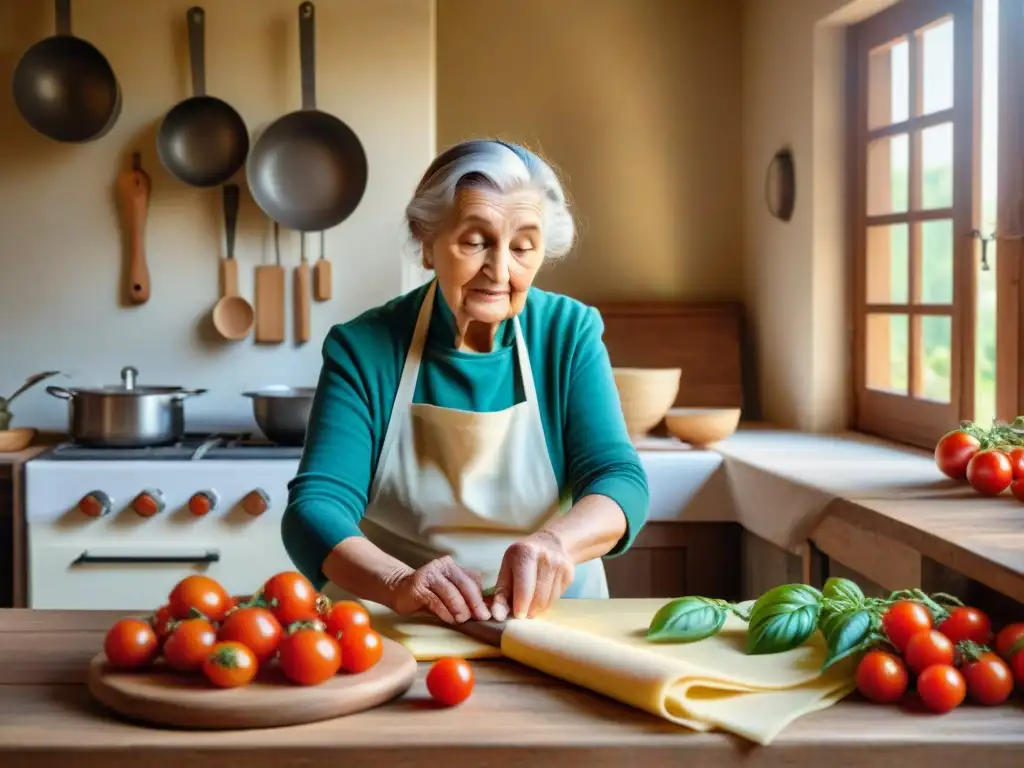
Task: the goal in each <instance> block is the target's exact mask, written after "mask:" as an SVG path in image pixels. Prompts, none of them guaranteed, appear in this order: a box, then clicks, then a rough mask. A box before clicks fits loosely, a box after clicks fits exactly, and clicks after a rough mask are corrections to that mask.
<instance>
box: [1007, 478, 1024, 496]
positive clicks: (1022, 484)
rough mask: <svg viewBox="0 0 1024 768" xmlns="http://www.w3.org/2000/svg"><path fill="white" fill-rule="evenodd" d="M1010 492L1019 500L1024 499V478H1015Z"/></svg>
mask: <svg viewBox="0 0 1024 768" xmlns="http://www.w3.org/2000/svg"><path fill="white" fill-rule="evenodd" d="M1010 493H1012V494H1013V497H1014V498H1015V499H1017V501H1024V478H1020V479H1015V480H1014V481H1013V482H1012V483H1010Z"/></svg>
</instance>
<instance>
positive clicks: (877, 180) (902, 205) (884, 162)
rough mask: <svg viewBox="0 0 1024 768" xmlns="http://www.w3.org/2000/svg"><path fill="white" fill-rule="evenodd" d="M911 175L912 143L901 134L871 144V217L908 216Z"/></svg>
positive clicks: (869, 214)
mask: <svg viewBox="0 0 1024 768" xmlns="http://www.w3.org/2000/svg"><path fill="white" fill-rule="evenodd" d="M909 175H910V141H909V139H908V138H907V134H905V133H901V134H897V135H896V136H890V137H887V138H884V139H878V140H877V141H873V142H871V143H870V144H868V172H867V182H868V189H867V211H868V216H884V215H885V214H887V213H905V212H906V211H907V207H908V206H907V199H908V190H909V185H908V184H907V181H908V179H909Z"/></svg>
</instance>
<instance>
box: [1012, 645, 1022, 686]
mask: <svg viewBox="0 0 1024 768" xmlns="http://www.w3.org/2000/svg"><path fill="white" fill-rule="evenodd" d="M1010 669H1012V670H1013V679H1014V680H1016V681H1017V685H1019V686H1020V687H1021V688H1024V653H1020V652H1017V653H1015V654H1013V658H1012V659H1010Z"/></svg>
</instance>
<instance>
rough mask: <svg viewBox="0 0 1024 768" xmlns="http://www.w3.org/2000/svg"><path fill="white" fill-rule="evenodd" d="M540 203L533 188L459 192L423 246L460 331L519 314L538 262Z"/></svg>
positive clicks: (541, 243) (541, 238)
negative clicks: (445, 218) (437, 229)
mask: <svg viewBox="0 0 1024 768" xmlns="http://www.w3.org/2000/svg"><path fill="white" fill-rule="evenodd" d="M543 205H544V199H543V197H542V196H541V194H540V193H539V192H537V191H535V190H531V189H524V190H521V191H517V192H512V193H509V194H502V193H500V192H496V191H493V190H488V189H475V188H467V189H463V190H460V192H459V193H458V196H457V197H456V200H455V205H454V206H452V212H451V215H450V216H449V220H448V221H447V222H446V223H445V226H444V227H443V228H442V230H441V231H440V233H438V236H437V238H436V239H435V240H434V241H433V242H432V243H430V244H428V245H427V252H428V253H429V258H428V262H429V263H431V264H432V266H433V268H434V271H435V273H436V274H437V282H438V284H439V286H440V288H441V291H442V293H444V297H445V300H446V301H447V302H448V306H449V307H451V310H452V312H453V313H454V314H455V318H456V321H457V323H458V325H459V330H460V333H465V330H466V326H467V325H468V324H469V323H471V322H477V323H485V324H488V325H492V324H493V325H495V326H497V324H498V323H500V322H501V321H502V320H506V319H508V318H510V317H513V316H515V315H517V314H519V313H520V312H521V311H522V309H523V305H524V304H525V303H526V293H527V291H528V290H529V288H530V285H531V284H532V283H533V278H534V277H535V276H536V274H537V270H538V269H540V265H541V264H542V263H543V262H544V233H543V230H542V226H543V215H542V214H543Z"/></svg>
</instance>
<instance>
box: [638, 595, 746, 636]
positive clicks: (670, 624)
mask: <svg viewBox="0 0 1024 768" xmlns="http://www.w3.org/2000/svg"><path fill="white" fill-rule="evenodd" d="M728 615H729V614H728V612H727V611H726V610H725V608H723V607H722V606H721V605H719V604H717V603H716V602H714V601H712V600H709V599H707V598H705V597H680V598H679V599H677V600H673V601H672V602H670V603H667V604H665V605H663V606H662V607H661V608H659V609H658V612H657V613H655V614H654V618H653V619H651V624H650V627H648V629H647V639H648V640H650V641H652V642H675V643H692V642H695V641H697V640H703V639H704V638H707V637H711V636H712V635H714V634H717V633H718V632H719V630H721V629H722V626H723V625H724V624H725V619H726V618H727V617H728Z"/></svg>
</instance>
